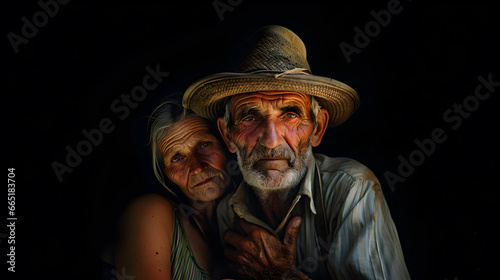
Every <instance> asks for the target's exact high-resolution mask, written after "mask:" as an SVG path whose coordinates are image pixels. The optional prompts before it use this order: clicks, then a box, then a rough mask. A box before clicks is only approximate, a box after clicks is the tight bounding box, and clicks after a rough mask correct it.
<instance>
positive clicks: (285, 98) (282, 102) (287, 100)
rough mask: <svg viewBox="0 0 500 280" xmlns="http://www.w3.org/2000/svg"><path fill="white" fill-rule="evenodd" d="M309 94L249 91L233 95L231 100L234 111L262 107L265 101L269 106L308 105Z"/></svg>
mask: <svg viewBox="0 0 500 280" xmlns="http://www.w3.org/2000/svg"><path fill="white" fill-rule="evenodd" d="M309 100H310V99H309V96H307V95H305V94H299V93H279V94H278V93H275V94H264V93H260V92H257V93H249V94H242V95H238V96H235V97H234V99H233V100H232V101H233V108H234V109H236V111H240V110H242V109H243V110H245V111H248V108H255V107H264V106H265V105H266V103H270V105H271V106H273V107H277V108H278V109H282V108H285V107H307V106H308V105H309Z"/></svg>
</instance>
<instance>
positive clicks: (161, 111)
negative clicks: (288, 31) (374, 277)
mask: <svg viewBox="0 0 500 280" xmlns="http://www.w3.org/2000/svg"><path fill="white" fill-rule="evenodd" d="M176 111H177V112H176ZM152 121H153V122H152V126H151V146H152V153H153V165H154V171H155V174H156V177H157V178H158V180H159V181H160V182H161V183H162V184H163V186H164V187H165V188H166V189H167V190H168V191H169V192H170V194H171V198H170V199H169V200H167V199H165V197H163V196H160V195H157V194H148V195H144V196H142V197H139V198H138V199H136V200H135V201H133V202H132V204H131V205H130V206H129V207H128V208H127V210H126V211H125V214H124V216H123V219H122V221H121V227H120V229H119V230H120V233H121V237H120V240H119V242H118V244H117V247H116V249H115V266H116V268H117V270H118V271H120V269H122V268H125V269H126V270H125V271H126V274H127V275H132V276H135V278H134V279H137V280H140V279H210V276H211V273H212V268H213V266H214V263H213V262H214V259H216V258H214V254H215V252H217V251H220V250H216V249H214V248H213V246H214V245H215V244H217V240H216V238H217V237H216V235H214V234H212V231H213V229H214V228H216V221H215V217H214V210H215V203H216V199H217V198H219V197H220V196H221V195H222V194H223V193H224V191H225V189H226V188H227V186H228V185H229V181H230V179H229V176H228V175H227V173H225V171H224V169H225V166H226V155H225V153H226V152H225V149H224V146H223V145H222V144H221V142H220V141H219V140H218V139H217V138H216V137H215V136H214V134H213V133H212V132H211V130H210V128H209V125H208V123H207V122H206V121H205V120H204V119H202V118H201V117H199V116H197V115H194V114H193V113H190V112H187V111H185V110H184V109H182V107H181V106H179V105H177V104H175V103H164V104H162V105H161V106H159V107H158V108H157V109H155V111H154V113H153V117H152ZM165 176H166V178H167V180H166V179H165ZM212 236H213V237H212Z"/></svg>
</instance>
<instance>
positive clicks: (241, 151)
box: [229, 92, 314, 191]
mask: <svg viewBox="0 0 500 280" xmlns="http://www.w3.org/2000/svg"><path fill="white" fill-rule="evenodd" d="M310 106H311V98H310V96H308V95H305V94H301V93H291V92H255V93H249V94H240V95H237V96H235V97H233V99H232V100H231V117H232V120H233V125H232V127H231V128H230V133H229V137H230V141H231V142H232V144H233V146H234V147H235V148H236V154H237V157H238V163H239V165H240V169H241V171H242V174H243V177H244V179H245V181H246V182H247V183H248V184H249V185H251V186H253V187H256V188H258V189H261V190H268V191H270V190H282V189H287V188H291V187H293V186H296V185H297V184H298V183H299V182H300V180H301V179H302V177H303V176H304V174H305V173H306V171H307V167H308V163H309V161H310V158H311V156H312V146H311V136H312V133H313V131H314V122H313V120H312V119H311V110H310Z"/></svg>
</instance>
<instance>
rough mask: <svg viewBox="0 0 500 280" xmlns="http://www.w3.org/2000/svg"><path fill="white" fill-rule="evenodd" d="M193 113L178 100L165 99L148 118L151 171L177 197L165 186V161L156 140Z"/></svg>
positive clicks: (173, 192)
mask: <svg viewBox="0 0 500 280" xmlns="http://www.w3.org/2000/svg"><path fill="white" fill-rule="evenodd" d="M189 115H194V113H192V112H190V111H188V110H186V109H185V108H183V107H182V105H181V104H180V103H179V102H178V101H173V100H170V101H165V102H163V103H161V104H160V105H158V106H157V107H156V108H155V109H154V110H153V112H152V113H151V116H150V118H149V122H148V125H149V127H150V129H149V143H150V144H151V152H152V156H153V157H152V161H153V172H154V174H155V176H156V178H157V179H158V181H159V182H160V183H161V184H162V185H163V186H164V187H165V188H166V189H167V190H168V191H169V192H170V193H171V194H172V195H173V196H174V197H175V198H177V199H179V195H178V194H177V193H176V192H175V191H174V190H172V189H170V188H169V187H168V186H167V183H166V180H165V172H164V170H165V163H164V161H163V155H162V152H161V151H160V150H159V147H158V142H159V141H160V140H161V138H162V136H163V133H164V132H165V131H167V130H168V129H169V128H171V127H173V126H174V125H176V124H177V123H179V122H181V121H183V120H184V119H185V118H186V117H187V116H189Z"/></svg>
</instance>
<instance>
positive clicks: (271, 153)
mask: <svg viewBox="0 0 500 280" xmlns="http://www.w3.org/2000/svg"><path fill="white" fill-rule="evenodd" d="M262 159H284V160H287V161H288V165H289V166H290V167H293V166H295V161H296V160H297V158H296V156H295V153H294V152H293V150H292V149H291V148H290V146H288V145H287V144H286V143H283V144H281V145H280V146H278V147H276V148H272V149H269V148H266V147H264V146H262V145H260V144H257V145H256V146H255V147H254V148H253V150H252V152H251V153H250V156H249V157H248V158H247V160H246V161H247V163H248V164H249V165H250V166H253V165H254V164H255V163H257V162H258V161H259V160H262Z"/></svg>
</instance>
